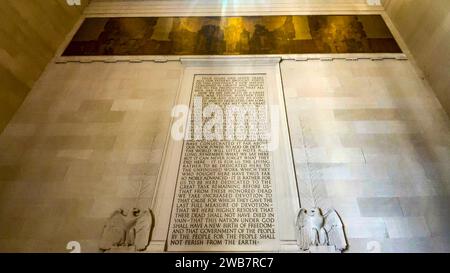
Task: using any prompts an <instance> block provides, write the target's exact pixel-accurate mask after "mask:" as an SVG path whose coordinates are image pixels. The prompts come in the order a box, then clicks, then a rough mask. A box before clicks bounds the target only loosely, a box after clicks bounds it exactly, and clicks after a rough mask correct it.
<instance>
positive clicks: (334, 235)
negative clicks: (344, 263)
mask: <svg viewBox="0 0 450 273" xmlns="http://www.w3.org/2000/svg"><path fill="white" fill-rule="evenodd" d="M324 219H325V223H324V226H323V228H324V229H325V231H326V232H327V235H328V244H329V245H332V246H335V247H336V249H337V250H339V251H343V250H345V249H346V248H347V240H346V238H345V234H344V225H343V224H342V221H341V218H340V217H339V215H338V214H337V212H336V211H335V210H334V209H330V210H329V211H328V212H327V213H326V214H325V215H324Z"/></svg>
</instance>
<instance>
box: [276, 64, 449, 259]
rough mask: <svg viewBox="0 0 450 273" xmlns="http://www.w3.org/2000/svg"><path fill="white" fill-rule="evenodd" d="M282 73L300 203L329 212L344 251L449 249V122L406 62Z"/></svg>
mask: <svg viewBox="0 0 450 273" xmlns="http://www.w3.org/2000/svg"><path fill="white" fill-rule="evenodd" d="M281 69H282V74H283V80H284V88H285V95H286V102H287V111H288V118H289V126H290V131H291V138H292V143H293V150H294V160H295V164H296V169H297V170H296V172H297V177H298V182H299V188H300V191H301V197H303V198H301V199H302V200H301V203H302V206H306V207H309V206H319V207H323V208H332V207H333V208H335V209H337V211H338V212H339V213H340V215H341V217H342V220H343V222H344V224H345V226H346V227H345V228H346V232H347V238H348V241H349V245H350V248H349V251H350V252H367V251H370V250H372V251H376V250H381V251H382V252H435V251H436V252H441V251H446V252H448V251H450V212H449V210H448V208H449V207H450V199H449V190H450V171H449V170H450V168H449V166H450V121H449V118H448V117H447V115H446V113H445V111H444V109H443V108H442V106H441V105H440V104H439V102H438V101H437V99H436V97H435V95H434V93H433V91H432V90H431V89H429V88H427V85H426V84H425V83H424V82H423V81H422V80H421V79H420V78H419V76H418V75H417V74H416V72H415V70H414V68H413V66H412V65H411V63H410V62H409V61H393V60H384V61H368V60H367V61H364V60H359V61H354V62H352V61H332V62H327V61H308V62H294V61H285V62H283V63H282V65H281ZM311 196H312V197H311Z"/></svg>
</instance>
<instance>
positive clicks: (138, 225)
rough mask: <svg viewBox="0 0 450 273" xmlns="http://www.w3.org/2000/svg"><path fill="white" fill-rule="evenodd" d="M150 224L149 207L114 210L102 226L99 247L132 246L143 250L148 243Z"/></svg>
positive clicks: (105, 248) (102, 248)
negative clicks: (142, 209) (144, 208)
mask: <svg viewBox="0 0 450 273" xmlns="http://www.w3.org/2000/svg"><path fill="white" fill-rule="evenodd" d="M152 225H153V220H152V215H151V211H150V210H149V209H148V210H144V211H141V210H139V209H136V208H134V209H132V210H131V212H128V211H125V210H123V209H119V210H116V211H115V212H114V213H113V214H112V215H111V217H110V218H109V219H108V221H107V222H106V224H105V226H104V227H103V234H102V238H101V241H100V249H101V250H103V251H107V250H111V249H112V248H115V247H130V246H134V247H135V250H136V251H144V250H145V249H146V248H147V246H148V244H149V240H150V232H151V228H152Z"/></svg>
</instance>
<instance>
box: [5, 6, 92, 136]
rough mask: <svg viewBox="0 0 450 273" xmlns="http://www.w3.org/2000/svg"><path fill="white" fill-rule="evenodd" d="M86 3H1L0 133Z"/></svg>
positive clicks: (77, 18)
mask: <svg viewBox="0 0 450 273" xmlns="http://www.w3.org/2000/svg"><path fill="white" fill-rule="evenodd" d="M87 3H88V1H87V0H81V5H80V6H69V5H68V4H67V1H66V0H46V1H39V0H33V1H15V0H4V1H2V4H1V7H0V13H1V15H2V16H1V17H0V28H1V29H2V32H0V52H1V54H0V132H1V131H3V129H4V128H5V126H6V125H7V124H8V122H9V120H10V119H11V118H12V116H13V115H14V113H15V112H16V110H17V109H18V108H19V107H20V105H21V104H22V101H23V100H24V99H25V97H26V95H27V94H28V92H29V90H30V89H31V88H32V87H33V84H34V83H35V81H36V80H37V79H38V78H39V76H40V75H41V73H42V72H43V70H44V69H45V67H46V65H47V64H48V62H49V61H50V60H51V59H52V58H53V56H54V54H55V52H56V50H57V49H58V47H59V46H60V45H61V43H62V42H63V41H64V39H65V38H66V35H67V34H68V33H69V32H70V31H71V30H72V28H73V26H74V24H75V23H76V22H77V20H79V18H80V15H81V12H82V10H83V9H84V7H85V6H86V5H87Z"/></svg>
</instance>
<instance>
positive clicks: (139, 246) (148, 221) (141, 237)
mask: <svg viewBox="0 0 450 273" xmlns="http://www.w3.org/2000/svg"><path fill="white" fill-rule="evenodd" d="M152 225H153V219H152V214H151V211H150V210H145V211H143V212H142V213H141V214H140V215H139V216H138V218H137V219H136V224H135V226H134V231H135V240H134V245H135V247H136V250H137V251H144V250H145V249H146V248H147V246H148V243H149V241H150V232H151V229H152Z"/></svg>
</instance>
